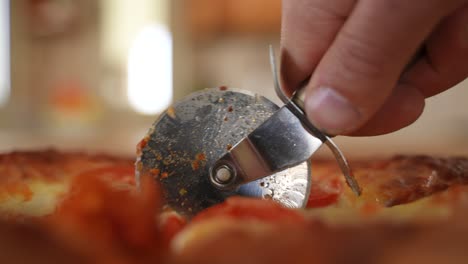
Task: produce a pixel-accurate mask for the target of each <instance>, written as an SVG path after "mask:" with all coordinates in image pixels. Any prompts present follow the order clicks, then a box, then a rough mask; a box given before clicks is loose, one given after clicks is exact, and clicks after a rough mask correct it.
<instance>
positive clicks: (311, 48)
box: [280, 0, 356, 95]
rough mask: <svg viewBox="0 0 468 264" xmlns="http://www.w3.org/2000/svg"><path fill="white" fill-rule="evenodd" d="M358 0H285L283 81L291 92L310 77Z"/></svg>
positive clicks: (287, 90)
mask: <svg viewBox="0 0 468 264" xmlns="http://www.w3.org/2000/svg"><path fill="white" fill-rule="evenodd" d="M355 2H356V0H314V1H311V0H283V14H282V23H281V65H280V72H281V79H282V80H281V81H282V86H283V88H284V89H285V92H286V93H288V94H289V95H290V94H292V92H294V91H295V90H296V89H298V88H299V87H300V86H301V84H302V83H303V82H304V81H306V80H308V79H309V77H310V75H311V74H312V72H313V71H314V69H315V67H316V66H317V65H318V63H319V61H320V60H321V58H322V56H323V55H324V54H325V52H326V50H327V49H328V48H329V46H330V45H331V43H332V42H333V40H334V38H335V36H336V34H337V33H338V31H339V30H340V28H341V27H342V25H343V23H344V22H345V20H346V18H347V17H348V15H349V14H350V13H351V10H352V8H353V6H354V4H355Z"/></svg>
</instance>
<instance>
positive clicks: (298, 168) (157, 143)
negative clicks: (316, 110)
mask: <svg viewBox="0 0 468 264" xmlns="http://www.w3.org/2000/svg"><path fill="white" fill-rule="evenodd" d="M278 109H279V108H278V106H276V105H275V104H274V103H272V102H271V101H269V100H268V99H266V98H265V97H263V96H259V95H255V94H252V93H250V92H245V91H238V90H232V89H225V88H219V89H218V88H215V89H207V90H204V91H201V92H197V93H194V94H191V95H189V96H188V97H186V98H184V99H182V100H181V101H179V102H177V103H176V104H174V105H173V106H172V107H171V108H169V109H168V110H167V111H166V112H165V113H164V114H162V115H161V116H160V117H159V119H158V120H157V121H156V122H155V123H154V125H153V127H152V129H151V130H150V131H149V133H148V135H147V139H148V141H147V144H146V146H144V147H143V149H142V151H141V155H140V157H139V158H138V160H137V163H138V164H140V165H138V166H137V168H138V175H142V174H147V173H149V174H151V175H153V177H154V178H155V179H156V180H157V181H159V182H160V183H161V185H162V187H163V188H162V189H163V194H164V197H165V199H166V203H167V205H168V206H169V207H171V208H173V209H175V210H176V211H178V212H179V213H182V214H184V215H186V216H189V217H190V216H193V215H195V214H196V213H197V212H199V211H201V210H203V209H205V208H207V207H210V206H212V205H214V204H217V203H220V202H222V201H224V200H225V199H226V198H227V197H229V196H232V195H243V196H251V197H261V198H268V199H273V200H276V201H278V202H279V203H281V204H283V205H285V206H289V207H296V208H297V207H302V206H305V204H306V201H307V198H308V195H309V190H310V182H311V171H310V170H311V168H310V162H308V161H306V162H302V163H300V164H295V166H292V167H291V168H289V169H286V170H283V171H278V172H276V173H274V174H273V175H271V174H270V175H271V176H269V177H265V178H263V179H260V180H257V181H253V182H250V183H248V184H245V185H241V186H239V187H238V188H235V189H230V190H220V189H218V188H216V187H215V186H214V185H213V184H212V183H211V180H210V173H209V170H210V168H211V167H212V166H213V165H214V163H215V162H216V161H217V160H218V159H219V158H221V157H222V156H223V155H224V154H225V153H227V152H228V151H229V150H230V149H231V148H232V146H234V145H235V144H236V143H237V142H239V141H240V140H242V139H243V138H245V137H247V135H249V134H250V133H251V132H252V131H254V130H255V129H256V128H257V127H258V126H260V125H261V124H262V123H263V122H265V121H266V120H267V119H268V118H270V117H271V116H272V115H273V114H274V113H275V112H277V111H278ZM264 144H267V142H266V141H265V142H264ZM252 165H255V164H253V163H252ZM258 165H259V164H257V166H258ZM137 179H138V178H137Z"/></svg>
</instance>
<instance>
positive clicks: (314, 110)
mask: <svg viewBox="0 0 468 264" xmlns="http://www.w3.org/2000/svg"><path fill="white" fill-rule="evenodd" d="M305 108H306V109H305V110H306V114H307V117H308V118H309V120H311V121H312V123H313V124H314V125H315V126H316V127H317V128H319V129H321V130H323V131H324V132H325V133H328V134H331V135H338V134H343V133H346V132H350V131H352V130H353V129H355V128H356V127H357V126H358V125H359V121H360V120H361V114H360V113H359V111H358V109H357V108H356V107H354V106H353V105H352V104H351V103H350V102H349V101H348V99H346V98H345V97H343V96H342V95H341V94H339V93H338V92H336V91H335V90H334V89H331V88H327V87H320V88H318V89H316V90H315V91H313V92H312V94H310V96H308V97H307V98H306V101H305Z"/></svg>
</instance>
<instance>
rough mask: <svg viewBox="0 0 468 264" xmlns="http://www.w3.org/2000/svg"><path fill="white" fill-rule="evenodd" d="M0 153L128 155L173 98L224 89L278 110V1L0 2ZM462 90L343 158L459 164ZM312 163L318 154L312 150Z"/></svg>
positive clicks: (466, 139) (464, 118) (463, 136)
mask: <svg viewBox="0 0 468 264" xmlns="http://www.w3.org/2000/svg"><path fill="white" fill-rule="evenodd" d="M0 20H1V21H0V151H2V152H4V151H11V150H17V149H38V148H45V147H55V148H59V149H73V150H89V151H105V152H111V153H117V154H122V155H134V153H135V145H136V144H137V142H138V141H139V140H140V139H141V138H142V137H143V136H144V134H145V133H146V131H147V129H148V128H149V127H150V126H151V124H152V123H153V122H154V120H156V118H157V116H158V114H160V113H161V112H162V111H164V109H165V108H166V107H167V106H168V105H169V104H170V103H171V102H173V101H174V100H177V99H179V98H181V97H183V96H184V95H186V94H188V93H190V92H193V91H196V90H198V89H201V88H205V87H217V86H220V85H227V86H229V87H236V88H242V89H247V90H252V91H255V92H257V93H261V94H263V95H265V96H266V97H268V98H270V99H272V100H274V101H276V102H278V100H276V99H275V97H276V96H275V94H274V92H273V82H272V77H271V73H270V68H269V62H268V45H269V44H270V43H273V44H274V46H275V47H276V49H278V43H279V29H280V22H281V0H11V1H10V0H0ZM467 86H468V83H467V82H465V83H462V84H461V85H459V86H457V87H456V88H455V89H452V90H451V91H449V92H447V93H444V94H443V95H439V96H436V97H434V98H431V99H429V100H428V102H427V108H426V111H425V113H424V114H423V117H422V118H421V119H420V120H419V121H418V122H416V123H415V124H414V125H412V126H411V127H409V128H406V129H403V130H401V131H398V132H397V133H393V134H391V135H386V136H379V137H372V138H347V137H339V138H337V142H338V143H339V144H340V146H342V148H343V149H344V150H345V151H346V153H349V155H350V156H356V157H358V156H359V157H365V156H373V155H384V156H387V155H392V154H394V153H428V154H441V155H468V106H467V102H468V87H467ZM320 155H327V151H321V154H320Z"/></svg>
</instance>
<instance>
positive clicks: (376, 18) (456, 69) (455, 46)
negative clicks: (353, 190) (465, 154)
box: [280, 0, 468, 136]
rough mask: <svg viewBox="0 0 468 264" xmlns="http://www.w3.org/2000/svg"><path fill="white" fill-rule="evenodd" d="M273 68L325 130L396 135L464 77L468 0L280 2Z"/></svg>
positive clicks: (467, 73)
mask: <svg viewBox="0 0 468 264" xmlns="http://www.w3.org/2000/svg"><path fill="white" fill-rule="evenodd" d="M420 47H423V48H424V51H425V52H424V54H423V56H422V57H420V58H418V59H417V60H416V61H415V62H414V63H412V64H411V65H409V67H408V68H406V66H407V64H408V62H409V61H410V60H411V58H412V56H413V55H414V54H415V52H416V51H417V50H418V49H419V48H420ZM280 67H281V68H280V72H281V78H282V83H283V87H284V89H285V90H286V92H287V93H289V94H291V93H292V92H293V91H294V90H296V89H298V88H300V87H302V86H304V85H305V89H306V100H305V108H306V114H307V116H308V118H309V119H310V121H311V122H312V123H313V124H314V125H315V126H317V127H318V128H319V129H321V130H323V131H324V132H326V133H328V134H332V135H337V134H346V135H361V136H362V135H379V134H385V133H389V132H392V131H396V130H398V129H401V128H403V127H405V126H408V125H409V124H411V123H413V122H414V121H415V120H416V119H417V118H418V117H419V116H420V115H421V113H422V111H423V108H424V100H425V98H427V97H430V96H433V95H435V94H438V93H440V92H442V91H445V90H447V89H449V88H450V87H453V86H454V85H456V84H457V83H459V82H461V81H463V80H464V79H465V78H466V77H467V76H468V1H467V0H283V19H282V29H281V66H280Z"/></svg>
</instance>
